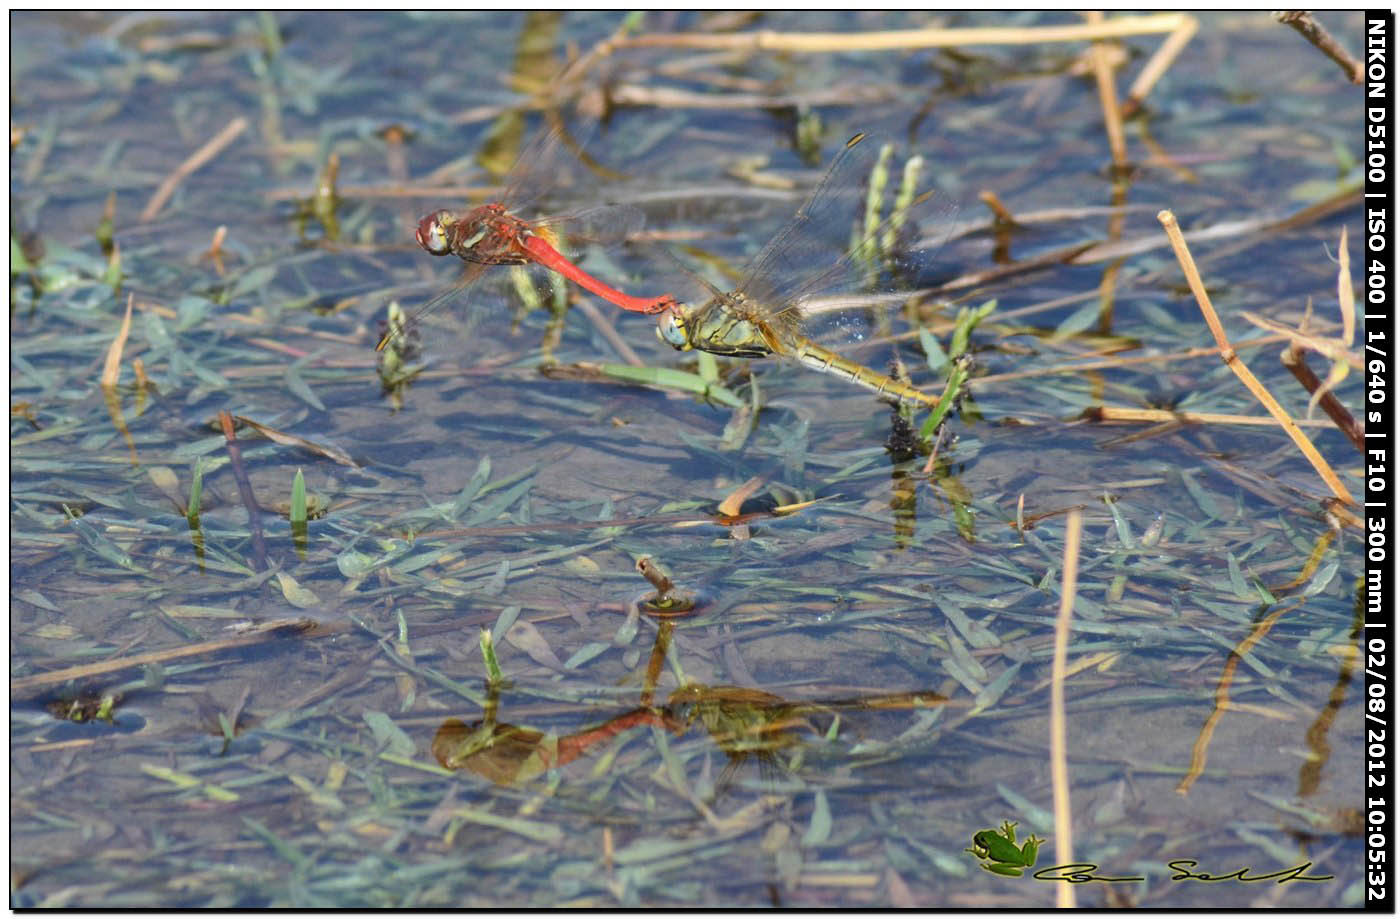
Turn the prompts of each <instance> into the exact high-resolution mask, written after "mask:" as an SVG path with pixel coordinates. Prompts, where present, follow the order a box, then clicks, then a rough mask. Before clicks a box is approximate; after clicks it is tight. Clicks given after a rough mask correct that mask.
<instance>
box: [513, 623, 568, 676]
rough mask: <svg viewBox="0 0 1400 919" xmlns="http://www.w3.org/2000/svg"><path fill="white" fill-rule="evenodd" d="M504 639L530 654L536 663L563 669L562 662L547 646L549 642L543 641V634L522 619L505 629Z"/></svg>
mask: <svg viewBox="0 0 1400 919" xmlns="http://www.w3.org/2000/svg"><path fill="white" fill-rule="evenodd" d="M506 641H508V642H510V643H511V644H513V645H515V646H516V647H517V648H519V649H520V650H521V651H524V652H525V653H526V654H528V655H530V657H531V658H532V659H533V660H534V661H535V662H536V663H539V664H543V665H545V666H546V667H549V668H551V669H554V670H562V669H564V664H563V663H562V662H561V661H560V660H559V658H558V657H557V656H555V654H554V651H553V650H552V649H551V648H550V647H549V642H547V641H545V640H544V636H543V635H541V634H540V630H539V629H537V628H535V627H534V625H532V624H531V623H529V622H526V621H525V620H524V619H521V620H520V621H518V622H516V623H515V625H513V626H511V627H510V628H509V629H507V630H506Z"/></svg>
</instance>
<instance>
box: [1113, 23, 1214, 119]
mask: <svg viewBox="0 0 1400 919" xmlns="http://www.w3.org/2000/svg"><path fill="white" fill-rule="evenodd" d="M1200 27H1201V23H1200V21H1199V20H1198V19H1196V17H1195V16H1190V15H1184V14H1183V15H1182V17H1181V22H1180V24H1179V25H1177V27H1176V28H1175V29H1173V30H1172V33H1171V34H1170V35H1168V36H1167V38H1166V40H1165V41H1163V42H1162V44H1161V45H1160V46H1159V47H1158V48H1157V51H1156V52H1155V53H1154V54H1153V55H1152V57H1151V58H1149V59H1148V61H1147V63H1146V64H1144V65H1143V66H1142V71H1141V72H1140V73H1138V76H1137V79H1136V80H1134V81H1133V85H1132V86H1131V87H1130V88H1129V89H1128V96H1127V99H1126V101H1125V102H1124V103H1123V116H1124V117H1125V118H1126V117H1128V116H1129V115H1132V114H1133V113H1134V112H1136V111H1137V110H1138V109H1139V108H1141V107H1142V100H1143V99H1146V98H1147V94H1148V93H1149V92H1151V91H1152V87H1153V86H1155V85H1157V81H1158V80H1160V79H1161V78H1162V74H1164V73H1166V72H1167V68H1168V67H1170V66H1171V65H1172V63H1173V62H1174V61H1176V59H1177V56H1178V55H1180V54H1181V52H1182V49H1184V48H1185V47H1186V43H1187V42H1189V41H1190V40H1191V37H1192V36H1193V35H1195V34H1196V30H1197V29H1199V28H1200Z"/></svg>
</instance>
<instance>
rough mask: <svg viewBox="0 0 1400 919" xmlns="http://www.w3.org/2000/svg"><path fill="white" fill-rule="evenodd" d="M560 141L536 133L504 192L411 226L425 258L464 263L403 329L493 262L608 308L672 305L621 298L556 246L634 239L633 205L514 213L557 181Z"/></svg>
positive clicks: (638, 223)
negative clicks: (575, 288) (543, 275)
mask: <svg viewBox="0 0 1400 919" xmlns="http://www.w3.org/2000/svg"><path fill="white" fill-rule="evenodd" d="M562 144H563V133H562V129H555V130H551V131H547V132H544V133H542V134H540V135H539V136H538V137H536V138H535V139H534V140H532V141H531V142H530V144H529V145H528V146H527V148H526V149H525V151H524V152H523V153H521V155H520V157H519V159H517V160H516V163H515V165H514V166H513V167H512V168H511V170H510V173H509V174H508V175H507V176H506V179H505V181H504V183H503V187H504V191H503V192H502V194H501V195H500V197H499V198H497V199H496V200H495V201H491V202H488V203H486V204H482V205H479V206H477V207H474V208H472V209H471V210H468V211H465V212H462V213H454V212H453V211H450V210H445V209H444V210H437V211H433V212H432V213H431V214H427V215H426V216H424V217H423V218H422V219H421V220H419V221H418V229H417V230H416V231H415V233H414V236H415V238H416V239H417V240H418V244H419V245H420V246H422V247H423V248H424V249H425V250H426V251H427V252H429V253H430V254H432V255H455V256H457V257H458V258H460V259H462V261H464V262H466V263H467V264H466V270H465V272H464V274H463V277H462V279H461V280H460V281H459V282H458V283H457V284H456V285H454V286H453V287H451V288H450V289H448V290H447V291H444V292H443V293H442V294H441V295H440V296H438V297H436V298H434V299H433V300H432V301H431V302H429V303H428V304H427V305H426V306H423V307H421V308H420V309H419V310H418V311H417V312H416V313H415V314H414V315H413V317H412V318H411V319H410V320H409V328H414V327H416V326H417V325H418V324H420V323H421V322H422V320H423V319H424V318H425V317H426V316H427V315H428V314H429V313H431V312H432V311H433V310H435V309H437V308H438V307H440V306H442V305H443V304H444V303H448V302H450V301H454V300H457V299H458V298H460V297H462V296H463V295H464V293H465V291H466V290H467V289H468V288H470V287H471V286H472V285H473V284H475V283H476V281H477V280H478V279H480V277H481V275H482V274H484V273H485V270H486V268H488V267H489V266H492V265H525V264H528V263H534V264H537V265H542V266H543V267H545V268H548V269H550V270H551V271H555V272H557V273H559V274H560V275H563V276H564V277H566V278H568V279H569V280H571V281H573V282H574V283H575V284H577V285H579V286H580V287H582V288H584V289H585V290H587V291H589V292H590V293H593V294H596V295H597V296H599V297H601V298H603V299H604V300H607V301H608V302H609V303H612V304H613V305H615V306H618V307H621V308H622V309H625V310H630V311H632V312H636V313H659V312H661V311H663V310H666V309H669V308H671V307H672V306H673V305H674V303H675V300H674V299H673V298H672V297H671V296H670V295H669V294H667V295H665V296H662V297H655V298H650V299H648V298H645V297H633V296H630V295H628V294H625V293H623V292H622V291H620V290H618V289H616V288H614V287H611V286H609V285H607V284H605V283H603V282H602V281H600V280H598V279H597V278H595V277H593V276H592V275H591V274H589V273H588V272H586V271H584V270H583V269H582V268H580V267H579V266H578V265H575V264H574V263H573V262H571V261H569V259H567V258H565V257H564V255H563V254H561V253H560V252H559V249H558V246H559V245H560V241H561V239H565V238H567V239H569V240H572V241H574V242H575V243H578V242H582V241H599V242H610V241H620V240H623V239H626V238H627V237H629V236H632V235H634V234H635V233H636V232H637V231H638V230H640V229H641V227H642V224H643V223H644V216H643V214H642V212H641V211H640V210H638V209H637V208H634V207H629V206H626V205H607V206H603V207H597V208H590V209H588V210H584V211H579V212H575V213H571V214H564V215H560V216H556V217H544V218H539V219H536V220H529V221H527V220H525V219H523V218H521V217H518V216H517V215H516V212H517V211H519V210H522V209H524V208H526V207H527V206H528V205H529V204H530V203H531V202H533V201H535V200H536V199H538V198H539V197H540V196H541V195H542V194H543V189H544V188H546V187H548V186H549V185H550V184H553V182H554V181H557V174H558V172H559V170H560V169H561V168H562V162H563V157H562V156H561V146H562ZM396 334H397V331H396V330H395V329H393V328H391V329H390V331H388V332H386V333H385V334H384V336H383V337H382V338H380V340H379V344H378V345H377V346H376V350H381V351H382V350H383V349H384V347H385V346H386V345H387V344H388V343H389V342H390V341H391V340H392V339H393V338H394V336H395V335H396Z"/></svg>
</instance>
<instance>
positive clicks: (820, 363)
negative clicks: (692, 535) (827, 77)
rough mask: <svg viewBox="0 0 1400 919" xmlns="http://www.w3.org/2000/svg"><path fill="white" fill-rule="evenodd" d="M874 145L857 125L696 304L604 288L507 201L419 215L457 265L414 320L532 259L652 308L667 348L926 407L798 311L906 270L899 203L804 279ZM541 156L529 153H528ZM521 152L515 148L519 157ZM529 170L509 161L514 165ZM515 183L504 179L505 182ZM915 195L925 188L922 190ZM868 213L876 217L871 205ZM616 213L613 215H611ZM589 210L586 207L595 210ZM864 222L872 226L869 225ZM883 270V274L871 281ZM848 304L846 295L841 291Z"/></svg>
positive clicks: (552, 232) (852, 201) (637, 307)
mask: <svg viewBox="0 0 1400 919" xmlns="http://www.w3.org/2000/svg"><path fill="white" fill-rule="evenodd" d="M557 143H558V135H557V134H553V135H549V136H547V137H545V138H544V140H543V141H542V145H543V146H546V147H548V146H550V145H557ZM875 146H876V145H873V144H870V143H869V142H868V138H867V135H865V134H857V135H856V136H855V137H852V138H851V139H850V140H849V141H847V143H846V146H845V148H844V149H843V150H842V151H841V153H840V155H838V156H837V158H836V160H835V161H834V162H833V163H832V165H831V167H830V168H829V169H828V170H827V172H826V174H825V175H824V176H823V177H822V179H821V181H820V182H819V183H818V185H817V187H816V188H815V189H814V190H813V192H812V193H811V195H810V196H809V197H808V198H807V200H806V202H805V203H803V205H802V207H801V208H800V209H799V210H798V211H797V214H796V215H795V216H794V217H793V218H792V220H791V221H790V222H789V223H788V224H787V225H786V226H785V227H784V228H783V229H782V230H781V231H780V232H779V233H778V234H777V236H775V237H774V238H773V239H772V241H771V242H769V243H768V245H767V246H766V247H764V249H763V250H762V251H761V252H760V253H759V254H758V255H757V256H756V257H755V258H754V259H753V260H752V261H751V262H750V263H749V265H748V267H747V268H746V269H745V271H744V273H743V277H742V279H741V281H740V283H739V284H738V286H736V287H735V288H734V289H733V290H730V291H727V292H726V291H722V290H720V289H719V288H717V287H714V286H713V285H710V284H708V283H707V282H705V281H703V280H699V279H697V280H699V282H700V283H701V284H703V285H704V286H705V287H706V288H707V289H708V291H709V299H707V300H706V301H705V302H704V303H702V304H701V305H700V306H698V307H692V306H690V305H687V304H685V303H682V302H680V301H679V300H677V299H676V298H675V297H674V296H673V295H671V294H669V293H668V294H664V295H662V296H660V297H656V298H651V299H648V298H645V297H634V296H631V295H629V294H626V293H623V292H622V291H620V290H617V289H616V288H613V287H611V286H609V285H607V284H605V283H603V282H602V281H600V280H598V279H597V278H595V277H593V276H592V275H590V274H588V273H587V272H585V271H584V270H583V269H581V268H580V267H578V266H577V265H575V264H574V263H573V262H571V261H569V260H568V259H567V258H565V257H564V256H563V255H562V254H561V253H560V252H559V251H558V249H557V248H556V247H555V244H554V243H555V241H557V234H556V229H555V227H556V225H557V224H558V223H560V222H561V221H556V220H552V219H548V218H546V219H542V220H536V221H526V220H524V219H522V218H520V217H519V216H517V215H516V213H515V212H514V211H515V207H513V206H512V203H511V202H510V201H509V194H508V195H507V198H506V199H505V200H502V201H498V202H493V203H489V204H483V205H481V206H479V207H476V208H473V209H472V210H470V211H467V212H465V213H462V214H455V213H453V212H451V211H447V210H439V211H435V212H433V213H431V214H428V215H427V216H425V217H424V218H423V219H422V220H421V221H419V224H418V229H417V232H416V236H417V240H418V243H419V245H421V246H422V247H423V248H424V249H425V250H427V251H428V252H429V253H431V254H433V255H456V256H457V257H459V258H460V259H462V260H463V261H464V262H466V263H467V264H468V268H467V272H466V276H465V277H464V279H463V281H462V283H461V284H459V285H458V286H456V287H455V288H453V289H452V290H450V291H448V292H446V293H444V294H443V295H442V296H440V297H438V298H437V299H435V300H433V301H432V302H430V303H429V304H428V305H427V306H425V307H423V308H422V309H421V310H420V311H419V313H418V315H417V316H415V317H414V320H413V321H415V322H416V321H420V320H421V318H422V316H423V315H424V314H426V313H428V312H430V311H432V310H433V309H435V308H437V307H438V306H440V305H441V304H442V303H443V302H445V301H447V300H448V299H455V298H458V297H460V296H461V294H462V290H463V288H465V287H466V286H469V285H470V284H472V283H474V282H475V281H476V280H477V279H478V278H479V277H480V275H481V274H482V273H483V272H484V270H485V268H486V267H488V266H493V265H523V264H526V263H535V264H538V265H541V266H543V267H545V268H548V269H550V270H552V271H555V272H557V273H558V274H560V275H562V276H563V277H565V278H568V279H569V280H571V281H573V282H574V283H576V284H578V285H579V286H580V287H582V288H584V289H585V290H587V291H589V292H591V293H593V294H595V295H597V296H599V297H601V298H603V299H604V300H607V301H608V302H610V303H612V304H614V305H615V306H618V307H620V308H621V309H624V310H628V311H630V312H637V313H645V314H650V315H655V316H657V318H658V324H657V334H658V335H659V336H660V338H661V339H662V340H663V341H665V342H666V343H667V344H670V345H671V346H673V347H675V348H676V349H677V350H683V351H685V350H696V351H707V352H709V353H711V354H716V355H721V356H727V357H743V358H763V357H771V356H775V355H776V356H779V357H783V358H787V359H790V360H793V361H796V362H798V363H800V364H802V365H804V366H806V367H809V368H811V369H813V370H817V371H819V372H822V373H830V374H834V375H836V376H838V377H841V378H842V379H845V380H847V381H849V382H851V383H855V384H857V385H860V386H864V387H866V388H868V389H871V390H874V391H875V392H876V393H877V394H880V395H883V396H886V397H890V398H893V399H896V400H898V401H900V402H904V403H908V404H910V405H915V406H925V407H929V408H932V407H933V406H935V405H936V404H937V403H938V401H939V400H938V399H937V398H935V397H932V396H929V395H927V394H925V393H923V392H921V391H920V390H918V389H916V388H914V387H913V386H910V385H908V384H906V383H903V382H901V381H899V380H896V379H895V378H893V377H891V376H888V375H886V374H882V373H879V372H877V371H875V370H871V369H870V368H868V367H865V366H863V365H861V364H859V363H856V362H855V361H852V360H848V359H846V358H844V357H842V356H841V355H839V354H837V353H836V352H834V351H832V350H831V349H829V348H826V347H824V346H822V345H819V344H817V343H816V342H815V341H813V340H812V338H811V337H810V336H809V335H808V334H807V332H806V325H807V323H806V317H807V314H808V311H809V310H810V308H811V307H812V306H813V305H814V304H816V303H817V301H818V299H819V295H821V294H823V293H824V292H826V291H828V290H830V289H831V288H832V287H833V286H849V284H848V278H849V276H850V275H852V274H856V275H860V276H862V277H863V281H864V283H863V284H862V285H861V286H864V287H865V288H866V291H867V292H866V294H865V295H864V299H863V300H860V301H859V302H863V303H865V304H867V305H869V304H871V303H873V302H878V300H879V298H880V296H881V295H882V294H883V295H885V296H888V295H890V294H892V293H894V292H895V291H897V290H898V289H899V287H900V286H901V285H902V283H903V280H904V279H903V277H902V276H903V275H904V273H905V272H903V271H901V270H900V269H901V268H902V267H905V266H902V265H899V264H896V263H897V262H898V260H899V259H898V257H897V256H896V255H895V253H896V252H897V251H898V243H897V237H898V236H899V234H900V230H901V229H902V228H903V225H904V221H905V218H906V215H907V213H908V205H909V204H910V203H911V202H910V201H908V200H905V201H904V202H903V204H904V205H905V206H904V207H902V208H901V207H900V206H899V205H898V203H897V205H896V210H895V213H894V214H893V215H891V216H890V218H889V219H887V220H885V221H884V222H879V221H878V219H868V220H867V221H866V228H867V230H868V231H867V232H865V233H863V234H862V233H860V232H857V233H853V234H852V236H853V238H854V242H853V243H852V244H851V245H850V246H849V248H848V252H847V254H846V256H845V258H843V259H842V260H841V261H840V262H839V263H838V264H837V265H835V266H834V267H833V268H831V269H829V270H827V271H823V272H820V273H819V274H818V275H816V276H815V277H810V276H805V275H804V274H803V272H804V271H808V270H809V267H808V266H809V264H810V261H811V258H810V257H811V256H812V255H814V254H815V253H816V252H817V251H818V250H820V249H822V248H824V244H823V243H822V242H820V240H819V238H818V237H819V236H820V235H821V233H823V232H829V231H830V230H831V229H832V228H833V227H836V228H839V227H843V226H847V225H848V224H849V222H850V221H849V218H850V216H851V215H852V213H853V212H854V210H855V208H856V204H857V201H856V198H855V197H854V193H855V192H858V191H859V190H860V188H861V185H862V183H863V181H864V179H865V178H866V177H867V176H869V175H870V173H871V170H872V166H873V165H874V163H875V161H876V159H877V158H878V157H879V153H878V151H877V150H875V149H873V148H874V147H875ZM542 156H545V154H544V153H541V152H540V151H539V150H536V151H535V152H534V154H533V155H532V156H531V158H532V159H536V160H537V159H539V158H540V157H542ZM524 162H525V158H524V157H522V163H524ZM528 168H532V167H530V166H528V165H526V166H521V165H517V167H516V169H515V170H513V172H523V171H524V170H525V169H528ZM518 184H519V183H518V182H508V183H507V188H508V189H511V188H513V187H516V186H517V185H518ZM925 197H926V196H925ZM922 200H923V198H919V199H916V200H915V201H914V202H913V203H916V204H917V203H919V202H921V201H922ZM875 203H876V208H875V210H874V211H873V212H871V211H870V209H869V207H867V212H868V213H872V214H873V215H876V216H877V215H878V209H879V208H878V202H875ZM619 213H622V214H623V215H624V216H623V217H622V218H621V219H619V217H618V214H619ZM607 214H608V216H607V217H606V218H605V219H604V220H603V221H598V222H605V223H609V224H611V228H610V230H611V232H612V233H614V234H617V233H618V232H619V230H620V231H621V232H622V233H626V232H627V231H629V230H631V229H633V228H634V227H635V226H639V225H640V219H639V218H640V215H639V214H635V215H633V216H634V217H635V218H637V219H633V220H629V219H627V217H626V216H625V215H626V214H627V210H626V209H625V208H624V209H622V210H621V211H619V210H618V209H617V208H610V209H608V211H607ZM565 219H567V220H569V221H570V223H571V224H579V223H587V222H588V219H589V218H588V217H587V216H579V217H572V218H565ZM595 219H596V215H595ZM871 223H878V226H876V227H875V228H874V229H873V230H872V229H869V225H870V224H871ZM882 279H883V280H882ZM846 302H847V303H848V304H849V303H850V302H851V300H850V299H849V298H848V300H847V301H846ZM394 334H395V332H394V331H392V330H391V331H390V332H389V333H386V334H385V336H384V337H383V338H381V340H380V342H379V345H378V347H379V349H380V350H383V348H384V347H385V346H386V344H388V343H389V342H390V341H391V339H392V337H393V336H394Z"/></svg>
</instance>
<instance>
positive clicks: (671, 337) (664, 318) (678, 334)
mask: <svg viewBox="0 0 1400 919" xmlns="http://www.w3.org/2000/svg"><path fill="white" fill-rule="evenodd" d="M656 337H657V338H659V339H661V340H662V341H664V342H665V343H666V344H668V345H670V346H671V347H672V348H675V349H676V350H677V351H689V350H690V349H691V345H690V330H689V327H688V326H687V325H686V316H685V314H684V313H683V312H681V310H680V309H679V308H672V309H668V310H666V311H665V312H664V313H662V314H661V316H660V318H658V319H657V321H656Z"/></svg>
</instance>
